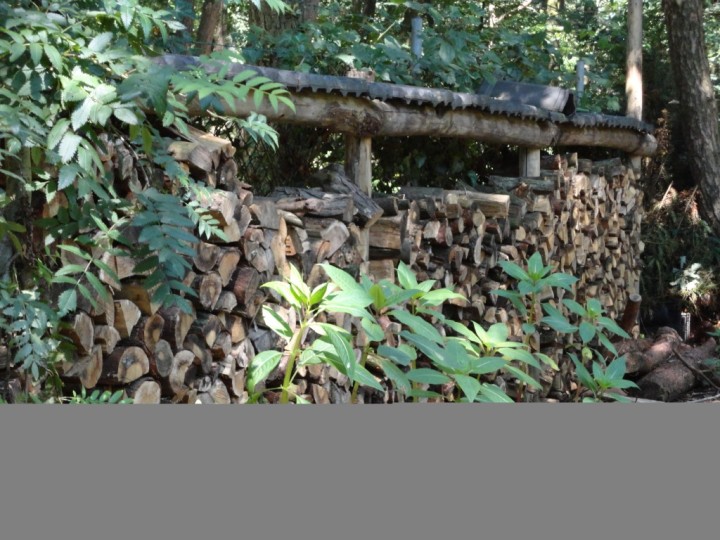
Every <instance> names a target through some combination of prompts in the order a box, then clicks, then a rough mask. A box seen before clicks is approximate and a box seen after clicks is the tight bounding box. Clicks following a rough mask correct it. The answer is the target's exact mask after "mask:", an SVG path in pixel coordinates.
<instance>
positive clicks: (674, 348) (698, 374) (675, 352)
mask: <svg viewBox="0 0 720 540" xmlns="http://www.w3.org/2000/svg"><path fill="white" fill-rule="evenodd" d="M673 354H674V355H675V356H677V358H678V360H680V361H681V362H682V363H683V365H684V366H685V367H686V368H688V369H689V370H690V371H692V372H693V373H694V374H695V375H696V376H700V377H702V378H703V379H705V381H707V383H708V384H710V386H712V387H713V388H715V390H718V391H720V386H718V385H717V384H715V382H713V380H712V379H710V377H708V376H707V375H705V374H704V373H703V372H702V371H701V370H699V369H698V368H696V367H693V366H691V365H690V364H689V363H688V361H687V360H686V359H685V358H684V357H683V355H682V354H680V351H678V350H677V347H673Z"/></svg>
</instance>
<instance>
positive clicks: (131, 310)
mask: <svg viewBox="0 0 720 540" xmlns="http://www.w3.org/2000/svg"><path fill="white" fill-rule="evenodd" d="M141 316H142V313H141V311H140V309H139V308H138V307H137V306H136V305H135V304H134V303H133V302H132V300H127V299H122V300H115V328H117V331H118V332H120V337H123V338H127V337H130V335H131V334H132V331H133V328H135V325H136V324H137V323H138V321H139V320H140V317H141Z"/></svg>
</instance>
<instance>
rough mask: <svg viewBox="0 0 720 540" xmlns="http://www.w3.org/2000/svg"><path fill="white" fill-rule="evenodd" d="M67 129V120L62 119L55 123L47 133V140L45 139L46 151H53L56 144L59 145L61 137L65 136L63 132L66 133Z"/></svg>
mask: <svg viewBox="0 0 720 540" xmlns="http://www.w3.org/2000/svg"><path fill="white" fill-rule="evenodd" d="M69 127H70V120H68V119H67V118H62V119H60V120H58V121H57V123H56V124H55V125H54V126H53V128H52V129H51V130H50V133H48V138H47V146H48V150H54V149H55V147H56V146H57V145H58V144H60V140H61V139H62V136H63V135H65V132H67V130H68V128H69Z"/></svg>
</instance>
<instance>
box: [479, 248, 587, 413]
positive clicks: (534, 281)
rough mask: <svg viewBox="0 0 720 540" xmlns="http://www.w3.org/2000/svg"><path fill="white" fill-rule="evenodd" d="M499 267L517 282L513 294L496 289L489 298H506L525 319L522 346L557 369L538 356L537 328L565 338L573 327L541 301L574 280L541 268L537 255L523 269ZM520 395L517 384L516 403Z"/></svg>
mask: <svg viewBox="0 0 720 540" xmlns="http://www.w3.org/2000/svg"><path fill="white" fill-rule="evenodd" d="M499 264H500V267H501V268H502V269H503V270H504V271H505V272H506V273H507V274H508V275H509V276H510V277H512V278H514V279H515V280H517V290H516V291H513V290H504V289H496V290H494V291H492V292H493V294H496V295H498V296H502V297H505V298H508V299H509V300H510V301H511V302H512V304H513V306H515V308H516V309H517V310H518V312H519V313H520V315H521V316H522V317H523V318H524V319H525V322H523V324H522V331H523V342H524V343H525V344H526V345H527V347H528V348H529V350H530V351H532V353H533V355H534V356H536V357H537V358H539V359H540V360H542V361H543V362H544V363H545V364H546V365H548V366H550V367H551V368H553V369H558V367H557V364H556V363H555V362H554V360H553V359H552V358H550V357H549V356H547V355H545V354H543V353H541V352H540V328H541V326H542V325H546V326H548V327H550V328H551V329H553V330H555V331H556V332H558V333H565V334H567V333H572V332H575V331H576V330H577V327H575V326H573V325H572V324H570V322H569V321H568V320H567V318H566V317H565V316H564V315H563V314H562V313H561V312H560V311H559V310H558V309H557V308H556V307H555V306H553V305H552V304H550V303H549V302H542V301H541V297H542V295H543V294H545V293H547V292H548V291H549V290H550V289H551V288H553V287H559V288H561V289H565V290H566V291H572V286H573V285H574V284H575V282H576V281H577V278H576V277H574V276H570V275H568V274H564V273H561V272H553V267H552V266H549V265H548V266H546V265H544V264H543V262H542V256H541V255H540V253H539V252H535V253H534V254H533V255H532V256H530V258H529V259H528V261H527V269H524V268H522V267H520V266H519V265H518V264H516V263H514V262H511V261H501V262H500V263H499ZM543 311H544V312H545V313H546V315H545V316H543V314H542V313H543ZM527 365H528V364H527V363H524V364H523V369H524V370H526V369H527ZM533 367H534V366H533ZM536 369H537V368H536ZM525 373H527V371H525ZM523 392H524V382H523V381H522V380H521V384H520V386H519V388H518V399H522V396H523Z"/></svg>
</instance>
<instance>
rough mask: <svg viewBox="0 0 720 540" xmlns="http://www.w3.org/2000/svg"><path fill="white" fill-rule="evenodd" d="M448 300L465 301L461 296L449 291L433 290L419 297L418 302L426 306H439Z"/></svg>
mask: <svg viewBox="0 0 720 540" xmlns="http://www.w3.org/2000/svg"><path fill="white" fill-rule="evenodd" d="M450 299H455V300H467V298H465V297H464V296H463V295H462V294H458V293H456V292H453V291H451V290H449V289H435V290H434V291H430V292H429V293H426V294H423V295H422V296H421V297H420V301H421V302H422V303H423V304H425V305H428V306H439V305H440V304H442V303H443V302H446V301H447V300H450Z"/></svg>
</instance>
